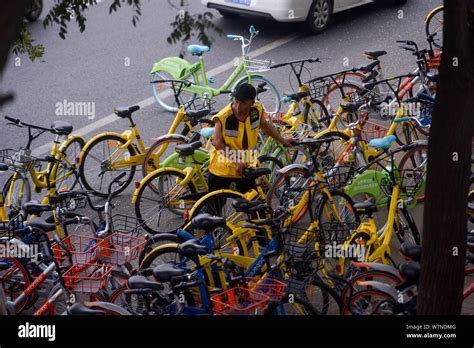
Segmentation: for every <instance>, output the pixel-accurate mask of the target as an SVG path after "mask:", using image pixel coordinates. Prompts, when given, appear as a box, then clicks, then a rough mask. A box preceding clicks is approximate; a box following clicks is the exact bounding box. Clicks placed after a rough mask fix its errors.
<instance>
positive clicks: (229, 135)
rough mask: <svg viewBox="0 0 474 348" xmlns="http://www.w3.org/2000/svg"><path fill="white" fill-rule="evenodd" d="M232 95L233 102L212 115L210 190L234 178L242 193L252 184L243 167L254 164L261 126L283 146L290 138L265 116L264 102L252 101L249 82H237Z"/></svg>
mask: <svg viewBox="0 0 474 348" xmlns="http://www.w3.org/2000/svg"><path fill="white" fill-rule="evenodd" d="M232 97H234V102H233V103H231V104H229V105H228V106H226V107H225V108H224V109H222V110H221V111H220V112H219V113H218V114H217V115H216V116H214V117H213V119H212V120H213V121H214V123H215V131H214V142H213V146H212V149H211V160H210V164H209V172H210V173H209V177H208V184H209V192H212V191H216V190H221V189H228V188H229V187H230V186H231V184H232V183H233V182H234V183H235V185H236V188H237V191H239V192H241V193H245V192H247V191H250V190H251V189H252V188H253V187H254V186H255V181H254V180H249V179H246V178H245V177H244V175H243V170H244V169H245V168H249V167H255V166H256V165H257V158H258V153H257V152H256V146H257V142H258V134H259V132H260V130H262V131H263V132H264V133H265V134H266V135H268V136H270V137H272V138H274V139H275V140H276V141H278V142H280V143H281V144H282V145H284V146H286V147H289V146H291V143H292V141H293V139H291V138H284V137H282V136H281V134H280V133H278V131H277V130H276V129H275V128H274V127H273V125H272V123H271V122H270V121H268V120H267V119H266V118H265V117H264V110H263V106H262V104H260V103H258V102H256V101H255V98H256V97H257V91H256V90H255V88H254V87H253V86H252V85H250V84H242V85H240V86H239V87H237V89H236V90H235V91H234V92H233V93H232Z"/></svg>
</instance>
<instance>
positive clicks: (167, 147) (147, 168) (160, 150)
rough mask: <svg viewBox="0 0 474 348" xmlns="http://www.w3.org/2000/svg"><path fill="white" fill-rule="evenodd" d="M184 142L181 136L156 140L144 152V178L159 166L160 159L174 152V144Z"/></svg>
mask: <svg viewBox="0 0 474 348" xmlns="http://www.w3.org/2000/svg"><path fill="white" fill-rule="evenodd" d="M183 144H186V141H185V139H183V138H182V137H175V136H170V137H167V138H164V139H160V140H158V141H157V142H156V143H154V144H153V145H152V146H151V147H150V149H149V150H148V151H147V153H146V154H145V157H144V159H143V164H142V174H143V177H144V178H145V177H146V176H147V175H148V174H150V173H151V172H154V171H155V170H157V169H159V168H160V161H161V160H163V159H165V158H168V156H170V155H172V154H173V153H174V152H175V149H176V146H178V145H183Z"/></svg>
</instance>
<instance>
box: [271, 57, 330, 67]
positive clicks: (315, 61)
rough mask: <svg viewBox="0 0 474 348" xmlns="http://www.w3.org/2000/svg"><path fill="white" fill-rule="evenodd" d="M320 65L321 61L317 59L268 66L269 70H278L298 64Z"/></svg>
mask: <svg viewBox="0 0 474 348" xmlns="http://www.w3.org/2000/svg"><path fill="white" fill-rule="evenodd" d="M306 62H307V63H321V60H320V59H319V58H307V59H300V60H294V61H291V62H285V63H280V64H275V65H272V66H270V69H278V68H281V67H284V66H287V65H293V64H300V63H306Z"/></svg>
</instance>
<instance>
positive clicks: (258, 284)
mask: <svg viewBox="0 0 474 348" xmlns="http://www.w3.org/2000/svg"><path fill="white" fill-rule="evenodd" d="M245 280H246V284H245V285H244V286H245V287H246V288H247V289H248V290H251V291H254V292H257V293H259V294H263V295H265V296H268V297H269V298H270V301H274V302H280V301H281V299H282V298H283V296H284V295H285V292H286V288H287V287H288V284H286V283H284V282H282V281H280V280H277V279H275V278H270V277H269V278H265V279H262V278H258V277H257V278H246V279H245Z"/></svg>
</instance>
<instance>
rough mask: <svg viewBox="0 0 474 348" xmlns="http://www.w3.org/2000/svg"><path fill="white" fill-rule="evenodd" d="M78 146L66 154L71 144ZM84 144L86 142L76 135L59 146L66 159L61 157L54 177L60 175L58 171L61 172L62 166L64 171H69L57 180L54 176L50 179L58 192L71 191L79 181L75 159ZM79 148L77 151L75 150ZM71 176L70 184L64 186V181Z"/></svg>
mask: <svg viewBox="0 0 474 348" xmlns="http://www.w3.org/2000/svg"><path fill="white" fill-rule="evenodd" d="M75 145H76V146H79V147H78V148H76V149H73V150H75V151H74V152H73V153H72V154H68V150H70V149H71V148H72V147H73V146H75ZM85 145H86V142H85V141H84V139H82V138H79V137H76V138H74V139H73V140H72V141H71V142H69V143H67V144H66V145H65V147H64V148H61V150H60V152H61V154H63V155H64V157H65V158H66V160H65V159H64V158H62V159H61V162H60V163H59V164H58V169H57V172H56V178H57V177H58V176H59V177H60V176H61V175H60V174H59V173H60V172H61V170H62V168H64V171H66V173H69V172H71V173H70V174H69V175H67V176H66V173H65V174H64V175H65V177H64V179H62V180H60V181H57V179H56V178H54V179H53V180H52V181H54V182H55V186H56V189H57V190H58V192H64V191H73V190H74V189H75V187H76V185H77V184H78V183H79V173H78V170H77V167H76V160H77V158H79V156H80V154H81V152H82V149H83V148H84V146H85ZM77 150H79V151H77ZM71 177H72V178H73V181H72V184H67V186H64V183H65V182H68V183H69V181H68V179H70V178H71Z"/></svg>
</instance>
